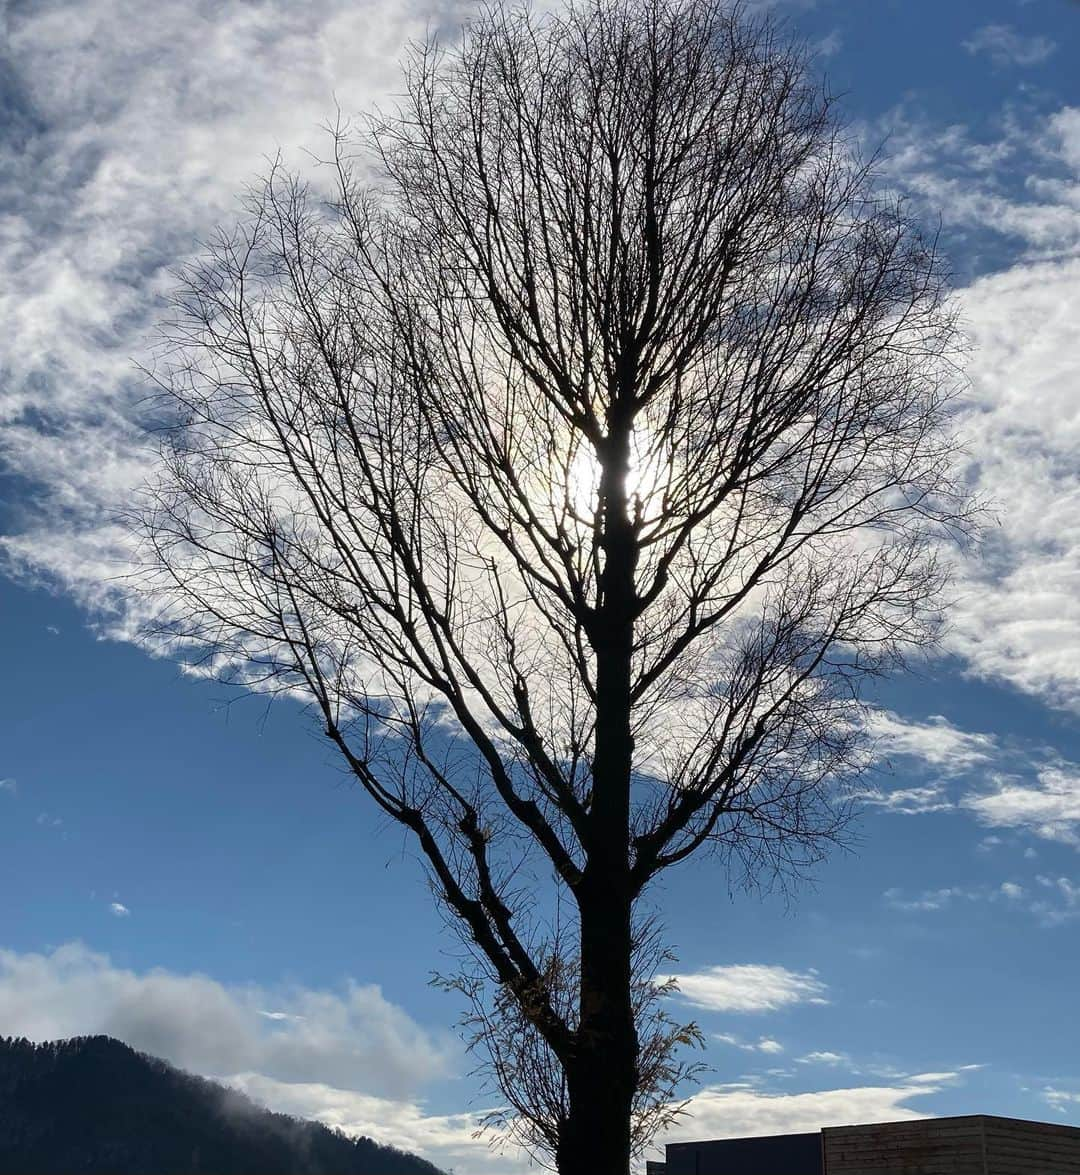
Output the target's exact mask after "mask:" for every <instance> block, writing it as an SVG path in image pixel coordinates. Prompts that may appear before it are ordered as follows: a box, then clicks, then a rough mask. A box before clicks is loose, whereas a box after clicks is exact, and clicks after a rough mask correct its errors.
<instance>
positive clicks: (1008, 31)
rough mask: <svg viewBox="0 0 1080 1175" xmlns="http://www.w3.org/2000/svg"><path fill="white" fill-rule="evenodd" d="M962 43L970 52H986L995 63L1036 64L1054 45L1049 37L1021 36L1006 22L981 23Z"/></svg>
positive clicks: (1048, 54)
mask: <svg viewBox="0 0 1080 1175" xmlns="http://www.w3.org/2000/svg"><path fill="white" fill-rule="evenodd" d="M963 45H964V48H965V49H966V50H967V51H968V52H969V53H971V54H977V53H986V54H987V55H988V56H989V57H990V60H991V61H993V63H994V64H995V65H1025V66H1026V65H1040V64H1042V62H1044V61H1046V59H1047V58H1048V57H1050V56H1051V55H1052V54H1053V52H1054V51H1055V50H1056V49H1057V45H1056V44H1055V43H1054V42H1053V41H1051V40H1050V38H1049V37H1044V36H1040V35H1034V36H1024V35H1023V34H1022V33H1018V32H1017V31H1016V29H1014V28H1013V27H1012V26H1011V25H1007V24H988V25H984V26H983V27H982V28H980V29H978V30H977V31H976V32H975V33H973V34H972V36H971V37H969V38H968V39H967V40H966V41H964V42H963Z"/></svg>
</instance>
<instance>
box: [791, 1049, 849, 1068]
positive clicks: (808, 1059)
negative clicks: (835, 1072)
mask: <svg viewBox="0 0 1080 1175" xmlns="http://www.w3.org/2000/svg"><path fill="white" fill-rule="evenodd" d="M796 1061H797V1063H798V1064H800V1065H843V1064H847V1063H848V1062H849V1061H850V1058H849V1057H848V1055H847V1053H834V1052H830V1051H829V1050H828V1049H823V1050H820V1051H817V1052H812V1053H807V1054H806V1056H805V1057H797V1058H796Z"/></svg>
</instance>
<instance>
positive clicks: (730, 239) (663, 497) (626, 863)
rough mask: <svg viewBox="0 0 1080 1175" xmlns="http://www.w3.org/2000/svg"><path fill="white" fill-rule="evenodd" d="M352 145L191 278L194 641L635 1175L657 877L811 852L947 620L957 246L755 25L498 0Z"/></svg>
mask: <svg viewBox="0 0 1080 1175" xmlns="http://www.w3.org/2000/svg"><path fill="white" fill-rule="evenodd" d="M335 142H336V147H337V150H336V153H335V159H334V161H333V169H332V170H333V176H334V184H333V188H334V193H335V194H334V195H333V196H332V197H323V196H321V195H319V194H318V193H313V192H312V191H310V190H309V189H308V188H307V187H306V186H305V185H304V184H302V183H301V182H300V181H299V180H297V179H296V178H293V177H291V176H289V175H287V174H285V173H284V172H283V170H282V169H281V168H280V167H275V168H274V170H273V171H272V173H271V174H270V175H269V177H268V179H267V180H266V182H265V183H264V184H263V185H262V186H261V188H260V189H259V190H258V192H257V193H256V194H255V195H254V196H253V197H252V198H251V201H250V208H249V215H248V216H247V217H246V219H244V221H243V223H242V224H241V226H240V227H239V228H238V229H236V230H235V231H231V232H228V233H222V234H221V235H219V236H218V237H217V238H216V239H215V240H214V241H213V242H212V244H211V246H210V248H209V250H208V253H207V255H206V256H205V257H204V259H203V260H202V261H201V262H200V263H199V264H196V265H194V266H193V267H191V269H190V270H189V271H188V272H187V273H186V275H185V278H184V282H183V286H182V290H181V293H180V294H179V296H178V299H177V308H178V313H177V314H176V316H175V319H174V321H173V323H172V325H171V326H170V327H169V328H168V330H167V338H168V343H169V349H170V355H169V359H168V362H167V363H166V364H165V367H164V368H163V371H162V372H161V373H159V375H158V379H159V380H160V382H161V385H162V387H163V389H164V394H165V397H166V401H167V404H168V406H169V407H170V409H171V410H172V411H173V412H175V413H176V415H177V427H176V429H175V430H174V432H173V434H172V441H171V444H170V445H169V446H168V447H167V449H166V451H165V453H164V458H163V465H162V470H161V473H160V477H159V478H158V479H157V481H156V482H155V484H154V485H153V486H152V487H151V489H150V490H149V496H148V500H147V506H146V510H145V513H144V515H143V519H142V525H143V533H144V535H145V537H146V540H147V543H148V560H147V563H148V568H149V570H150V572H151V577H152V579H153V582H154V583H155V585H156V587H157V589H158V590H159V591H161V592H162V594H163V601H162V607H163V612H162V615H163V616H164V617H165V621H164V622H163V623H164V624H165V627H166V628H167V630H168V631H169V632H171V633H172V634H173V635H174V636H175V637H176V638H177V639H178V640H181V641H183V642H187V643H188V644H190V645H191V646H193V647H195V648H198V649H201V650H202V653H203V655H204V656H205V657H206V658H207V659H208V661H209V663H210V664H212V665H213V667H214V668H215V670H216V671H218V672H220V673H223V674H226V675H228V674H233V675H236V676H239V677H242V678H243V679H244V680H247V681H251V680H252V679H253V678H258V679H259V680H260V682H261V684H262V686H263V687H264V688H280V689H284V690H289V691H293V692H294V693H298V694H299V695H301V696H302V697H304V698H306V699H308V700H310V701H311V702H312V703H313V704H314V705H315V706H316V707H317V709H318V712H319V714H320V720H321V722H322V724H323V725H324V727H325V730H326V734H327V736H328V737H329V739H330V740H332V742H333V743H334V744H335V745H336V746H337V748H338V749H339V750H340V753H341V755H342V756H343V759H344V762H345V764H346V765H347V767H348V769H349V770H350V771H351V772H352V773H353V774H354V775H355V777H356V779H357V780H358V781H359V782H360V784H362V785H363V787H364V789H366V791H367V792H368V793H369V795H370V796H371V797H372V799H373V800H374V801H375V803H376V804H377V805H378V806H379V808H380V809H381V810H382V811H383V812H384V813H385V814H386V815H387V816H388V817H390V818H391V819H392V820H394V821H396V822H398V823H400V824H401V825H403V826H404V828H405V829H407V830H408V831H409V832H410V833H411V834H412V835H413V837H414V838H415V843H416V845H417V846H418V849H419V851H420V853H421V854H422V858H423V860H424V861H425V862H426V867H427V869H428V870H429V873H430V877H431V879H432V882H433V885H434V888H435V890H436V892H437V894H438V896H439V899H440V900H441V901H442V902H443V903H444V904H445V908H446V910H447V911H448V913H449V915H450V916H451V918H452V919H453V920H454V921H455V922H456V924H457V925H458V926H459V927H460V928H461V930H462V932H463V934H464V937H465V939H466V940H467V942H468V943H469V944H470V948H471V951H472V954H473V957H474V958H475V960H476V963H477V965H478V967H479V971H478V972H477V974H476V977H475V978H476V981H477V983H479V984H480V986H479V987H477V986H473V987H471V988H467V989H466V990H468V991H469V992H470V993H471V994H472V995H473V996H474V998H475V999H479V1001H480V1002H479V1004H478V1005H477V1006H478V1007H480V1008H482V1009H483V1010H482V1012H481V1014H480V1018H479V1020H477V1021H476V1022H475V1024H476V1025H477V1026H478V1027H477V1033H478V1040H479V1042H480V1044H481V1045H483V1046H486V1047H488V1049H489V1050H490V1060H491V1066H492V1069H491V1071H492V1072H493V1074H494V1075H495V1078H496V1080H497V1081H498V1082H499V1084H500V1086H501V1088H502V1089H503V1091H504V1093H505V1094H506V1097H507V1100H508V1102H509V1103H510V1107H511V1110H510V1113H511V1117H512V1118H513V1120H514V1121H515V1123H516V1124H517V1126H518V1127H519V1129H520V1136H521V1138H522V1139H523V1141H524V1142H526V1144H528V1145H531V1146H532V1147H533V1148H534V1149H536V1150H537V1151H538V1152H540V1153H546V1154H547V1155H548V1156H549V1157H551V1158H552V1159H553V1161H554V1162H555V1163H556V1164H557V1168H558V1170H559V1171H560V1172H562V1173H563V1175H577V1173H578V1172H586V1171H587V1172H588V1173H589V1175H626V1172H627V1169H628V1164H629V1161H630V1158H631V1155H632V1152H635V1151H637V1150H639V1149H640V1147H641V1146H642V1145H643V1144H644V1142H645V1141H646V1140H647V1137H648V1134H649V1131H650V1130H651V1129H652V1128H654V1127H655V1125H656V1124H657V1123H658V1122H660V1121H662V1120H663V1118H664V1113H665V1112H666V1110H665V1107H667V1105H668V1099H669V1098H670V1097H671V1096H673V1095H674V1093H675V1091H676V1089H677V1087H678V1086H679V1084H680V1080H681V1079H682V1077H684V1076H685V1075H686V1073H687V1069H686V1068H684V1067H682V1066H681V1065H680V1063H679V1062H678V1060H677V1059H676V1058H675V1054H674V1050H675V1048H676V1046H677V1045H678V1044H680V1043H686V1042H687V1041H688V1040H690V1039H692V1037H693V1027H692V1026H687V1027H685V1028H680V1027H679V1026H677V1025H672V1024H671V1022H670V1021H668V1020H666V1019H665V1018H664V1017H663V1016H662V1015H661V1016H658V1015H657V1009H658V1007H659V1005H658V1004H657V1003H656V1000H657V999H658V998H659V992H658V990H657V988H656V986H655V984H654V983H653V975H654V973H655V972H654V971H650V969H649V968H648V967H647V966H644V967H643V964H642V959H643V958H646V957H649V956H648V951H647V950H645V951H644V954H643V953H642V950H643V948H642V947H641V944H642V943H643V942H645V941H647V940H648V936H647V935H646V936H644V937H643V936H642V935H641V934H639V933H637V931H636V926H637V921H636V919H637V917H638V914H637V913H636V912H639V911H640V910H641V909H642V906H641V902H642V898H643V895H645V894H646V892H647V887H648V886H649V884H650V882H651V881H652V880H653V879H654V878H655V877H656V876H657V875H658V874H660V873H661V872H662V871H664V870H666V869H669V868H671V867H672V866H675V865H677V864H678V863H679V862H680V861H683V860H685V859H686V858H687V857H689V856H690V855H691V854H692V853H695V852H698V851H700V850H708V849H710V848H711V849H713V850H716V851H718V852H719V853H720V854H722V855H723V856H724V858H725V859H726V861H727V862H728V864H729V866H731V865H734V866H736V867H737V868H739V869H740V870H742V871H744V873H745V876H746V877H747V878H750V879H753V878H760V877H762V876H763V875H771V874H776V873H779V874H781V875H786V874H789V873H791V872H795V873H798V872H800V871H801V870H802V869H803V868H804V867H806V866H807V865H809V864H811V863H812V862H814V861H816V860H818V859H819V858H820V856H821V854H822V853H823V852H824V851H825V850H826V849H827V847H828V845H829V843H830V842H831V841H832V840H833V839H834V838H835V837H836V835H837V833H838V831H839V829H840V828H841V826H842V824H843V821H844V818H845V815H846V806H845V802H844V795H845V790H844V788H845V781H847V780H848V779H850V777H851V776H852V774H853V773H855V772H857V771H858V770H859V767H860V763H861V745H862V744H861V736H860V723H859V715H860V709H859V706H860V703H859V696H860V695H859V689H860V684H861V683H862V682H864V681H865V679H866V678H867V677H868V675H874V674H879V673H882V672H884V671H886V670H887V669H889V668H891V667H894V666H896V665H897V664H898V663H899V662H900V661H901V660H902V658H903V657H904V655H905V652H906V651H908V650H910V649H913V648H918V647H920V646H924V645H926V644H927V643H928V642H931V641H932V640H933V639H934V636H935V633H936V630H937V627H938V623H939V597H940V592H941V589H942V586H943V582H944V575H943V573H942V569H941V565H940V561H939V558H938V555H937V551H938V550H939V548H940V546H941V543H942V541H944V540H946V539H948V538H949V537H955V536H956V535H957V534H958V533H962V532H963V530H964V527H965V525H966V510H967V507H966V505H965V502H964V499H963V496H962V494H961V493H960V491H959V490H958V487H957V486H956V484H955V483H954V480H953V476H952V472H951V469H952V462H953V442H952V440H951V436H950V432H949V427H948V415H949V403H950V399H951V396H952V394H953V392H954V388H955V378H954V377H955V372H954V368H953V363H952V359H951V356H952V355H953V348H954V334H953V324H952V320H951V315H950V313H949V310H948V306H947V304H946V302H945V299H944V296H943V283H942V276H941V273H940V266H939V263H938V260H937V258H936V256H935V250H934V244H933V241H932V239H931V240H928V239H927V238H926V237H925V236H924V235H923V234H922V233H921V232H920V231H919V229H918V227H917V225H915V224H914V223H912V222H911V220H909V218H908V216H907V215H906V213H905V211H904V209H903V208H902V207H901V205H900V204H899V203H898V202H897V201H895V200H894V199H892V198H891V197H889V196H888V195H886V194H877V193H876V189H875V187H874V184H873V174H872V168H871V167H870V166H869V165H867V164H865V163H862V162H859V161H858V160H857V158H856V157H855V155H854V153H853V152H852V150H851V148H850V145H849V144H848V143H847V142H846V141H845V139H844V137H843V135H842V134H841V133H840V132H839V131H838V129H837V125H836V122H835V119H834V118H833V113H832V103H831V101H830V99H829V98H828V96H827V95H824V94H823V93H822V92H821V91H820V89H818V88H816V87H815V85H814V84H813V81H812V78H811V71H810V70H809V68H808V64H807V61H806V59H805V57H804V55H803V54H802V53H801V52H800V51H798V50H797V49H793V48H791V47H790V46H788V45H787V44H786V43H784V42H783V41H781V40H780V39H779V38H778V37H777V36H776V34H775V32H774V31H772V30H771V29H770V27H769V26H768V25H767V24H763V23H755V22H753V21H748V20H745V19H743V18H742V16H741V15H740V14H739V13H737V12H732V11H731V10H730V9H728V8H727V7H725V5H724V4H723V3H722V0H582V2H581V3H580V4H574V5H573V6H571V7H567V8H565V9H563V10H561V11H559V12H557V13H554V14H545V15H536V14H533V13H530V12H529V11H528V10H521V9H516V8H515V9H512V10H511V9H507V8H505V7H502V6H500V4H499V3H498V0H495V2H494V4H493V5H492V6H490V7H488V8H486V9H485V10H484V11H483V12H482V13H481V15H480V16H479V17H478V18H477V19H476V20H475V21H474V22H473V23H472V24H471V25H470V26H469V28H468V29H467V30H466V32H465V35H464V38H463V40H462V42H461V43H460V45H458V46H456V47H454V48H452V49H449V50H443V49H439V48H437V47H434V46H428V47H426V48H422V49H418V50H417V51H416V52H415V53H414V54H413V56H412V57H411V58H410V61H409V64H408V67H407V85H406V97H405V99H404V100H403V104H402V106H401V108H400V109H398V110H397V111H396V112H395V113H394V114H392V115H390V116H384V117H380V118H376V119H372V120H371V121H370V123H367V124H365V129H364V131H363V132H362V133H360V134H340V133H339V135H338V136H337V137H336V139H335ZM529 870H532V872H529ZM538 870H539V872H538ZM547 874H550V876H551V879H552V880H551V884H550V886H549V887H547V888H545V884H546V877H547ZM538 879H539V880H538ZM546 894H554V895H555V897H557V899H558V909H559V910H560V911H561V912H562V913H561V914H560V916H559V918H558V919H556V917H555V916H554V915H553V914H552V913H551V907H549V906H548V905H547V904H546V900H545V897H544V895H546ZM658 957H659V956H657V955H656V954H655V953H654V954H653V955H652V956H651V958H652V959H653V961H654V963H655V961H656V959H657V958H658ZM485 993H486V994H485Z"/></svg>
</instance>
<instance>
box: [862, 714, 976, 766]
mask: <svg viewBox="0 0 1080 1175" xmlns="http://www.w3.org/2000/svg"><path fill="white" fill-rule="evenodd" d="M866 728H867V731H868V733H869V734H870V736H871V738H873V739H874V742H875V745H876V747H877V751H878V753H879V754H880V755H882V756H885V757H887V758H892V757H896V758H909V759H916V760H918V761H919V762H920V763H923V764H925V765H926V766H928V767H933V768H935V769H936V770H937V771H938V772H939V773H940V774H942V775H960V774H963V773H964V772H966V771H970V770H971V768H972V767H976V766H979V765H980V764H983V763H986V762H988V761H989V760H990V759H991V758H992V757H993V755H994V754H995V753H996V752H997V749H998V741H997V739H996V738H995V737H994V736H993V735H991V734H980V733H976V732H973V731H967V730H961V729H960V728H959V727H957V726H954V725H953V724H952V723H951V722H950V721H949V720H948V719H947V718H945V717H944V716H943V715H941V714H932V715H931V716H930V717H929V718H928V719H927V720H926V721H924V722H920V721H913V720H911V719H906V718H901V717H900V715H898V714H895V713H893V712H892V711H891V710H873V711H871V712H870V714H869V715H868V717H867V721H866Z"/></svg>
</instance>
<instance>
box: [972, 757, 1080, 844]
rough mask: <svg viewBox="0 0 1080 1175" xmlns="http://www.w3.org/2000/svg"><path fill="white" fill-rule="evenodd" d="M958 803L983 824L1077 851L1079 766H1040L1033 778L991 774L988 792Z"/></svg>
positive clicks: (974, 795)
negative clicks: (1029, 835)
mask: <svg viewBox="0 0 1080 1175" xmlns="http://www.w3.org/2000/svg"><path fill="white" fill-rule="evenodd" d="M961 803H962V805H963V806H964V807H966V808H968V809H970V810H971V811H972V812H974V813H975V815H976V816H977V817H978V819H979V820H980V821H981V822H982V823H983V824H988V825H990V826H992V827H995V828H1015V829H1020V830H1023V831H1025V832H1029V833H1032V834H1034V835H1035V836H1038V837H1041V838H1043V839H1044V840H1051V841H1058V842H1059V843H1061V844H1067V845H1072V846H1074V847H1077V848H1080V767H1077V766H1076V765H1075V764H1071V763H1070V764H1061V763H1057V764H1052V765H1046V766H1043V767H1041V768H1038V769H1037V770H1036V772H1035V775H1034V778H1030V777H1029V778H1018V777H1015V776H1007V775H995V776H994V777H993V781H992V784H991V787H990V789H989V790H984V791H971V792H969V793H968V794H967V795H965V796H964V797H963V798H962V800H961Z"/></svg>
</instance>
